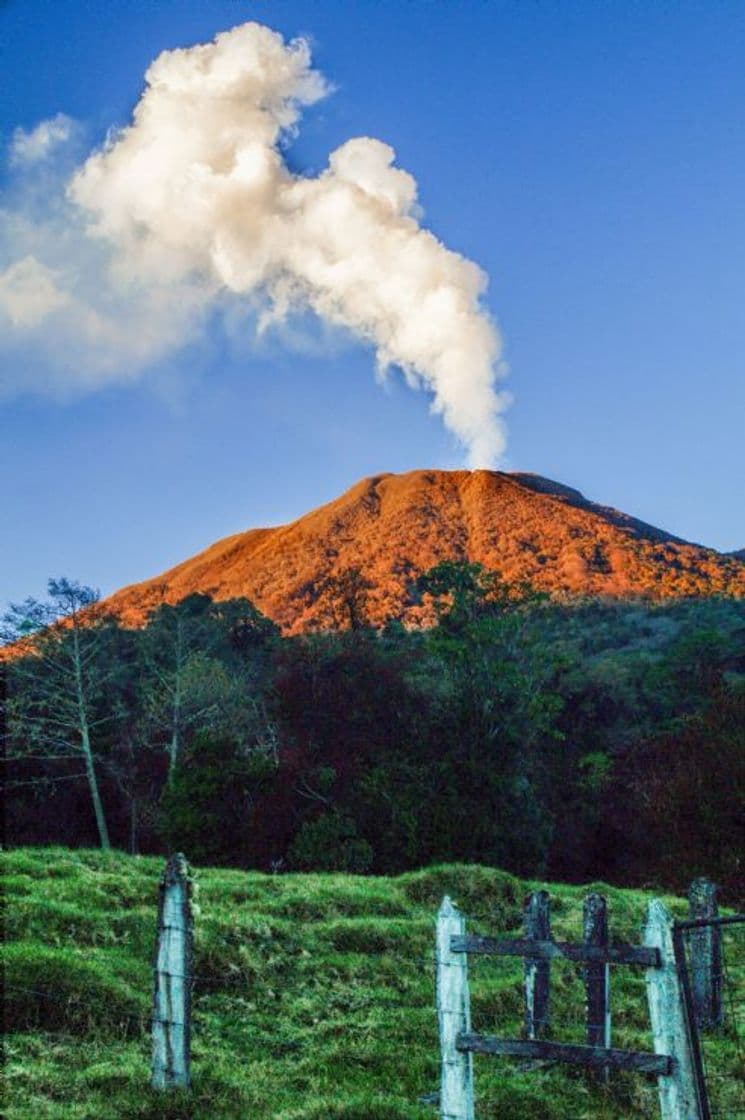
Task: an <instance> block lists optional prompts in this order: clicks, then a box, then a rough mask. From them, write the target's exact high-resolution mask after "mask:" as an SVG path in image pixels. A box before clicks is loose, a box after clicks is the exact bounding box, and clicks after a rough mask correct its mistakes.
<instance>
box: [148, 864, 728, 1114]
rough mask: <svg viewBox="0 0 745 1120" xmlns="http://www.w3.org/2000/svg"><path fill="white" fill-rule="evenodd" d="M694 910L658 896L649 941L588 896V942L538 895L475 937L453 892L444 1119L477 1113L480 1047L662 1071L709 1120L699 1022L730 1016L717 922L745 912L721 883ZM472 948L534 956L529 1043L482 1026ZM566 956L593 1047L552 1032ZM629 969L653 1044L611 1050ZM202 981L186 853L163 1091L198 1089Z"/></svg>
mask: <svg viewBox="0 0 745 1120" xmlns="http://www.w3.org/2000/svg"><path fill="white" fill-rule="evenodd" d="M690 912H691V915H692V917H691V920H690V921H688V922H683V923H680V922H679V923H674V922H673V921H672V919H671V918H670V915H669V914H668V913H667V911H666V910H665V907H664V906H663V905H662V903H660V902H659V901H657V900H656V899H653V900H652V901H651V902H650V904H649V907H648V911H647V921H646V927H645V931H644V939H643V943H642V944H640V945H625V944H613V943H612V941H611V936H610V930H609V921H608V907H607V903H606V900H605V899H604V898H603V897H602V896H601V895H598V894H591V895H588V897H587V898H586V899H585V901H584V907H583V920H582V940H581V941H578V942H570V941H556V940H555V939H554V938H553V937H552V934H551V907H550V899H549V895H548V893H547V892H546V891H536V892H533V893H532V894H530V895H528V897H527V899H526V901H525V907H524V912H523V933H524V936H523V937H520V938H511V939H499V938H494V937H482V936H475V935H471V934H469V933H468V932H467V930H466V918H465V916H464V915H463V914H461V913H460V911H459V910H458V908H457V907H456V906H455V905H454V904H453V902H451V900H450V899H449V898H447V897H446V898H445V899H443V902H442V906H441V907H440V910H439V913H438V915H437V930H436V967H437V993H436V994H437V1017H438V1026H439V1037H440V1093H439V1104H440V1117H441V1120H474V1085H473V1055H474V1054H489V1055H494V1056H504V1057H516V1058H520V1059H522V1060H528V1061H533V1060H539V1059H540V1060H544V1061H545V1060H549V1061H553V1062H565V1063H571V1064H574V1065H582V1066H585V1067H587V1068H588V1069H590V1070H592V1071H594V1075H595V1076H597V1077H600V1078H602V1079H603V1080H606V1079H607V1077H608V1075H609V1072H610V1071H611V1070H612V1069H624V1070H632V1071H636V1072H640V1073H647V1074H654V1075H656V1076H657V1078H658V1085H659V1098H660V1110H661V1116H662V1120H709V1117H710V1115H711V1114H710V1112H709V1110H708V1106H707V1104H706V1099H705V1096H706V1095H705V1092H703V1093H702V1085H703V1082H702V1080H701V1055H700V1052H699V1051H698V1049H697V1034H696V1025H697V1024H699V1025H701V1024H703V1025H705V1026H708V1027H712V1026H717V1025H719V1024H720V1023H721V1021H722V1020H721V1015H722V1001H721V947H720V943H719V931H718V928H712V927H711V923H712V922H713V923H714V926H715V927H716V924H717V923H718V922H721V921H725V922H726V921H732V920H733V919H719V918H717V917H716V897H715V889H714V888H713V887H712V885H711V884H709V883H708V882H707V881H706V880H697V881H696V882H695V883H694V884H693V885H692V887H691V894H690ZM741 920H742V919H741ZM682 929H686V930H689V931H690V932H691V936H690V938H689V940H688V942H687V950H688V953H687V957H685V958H681V952H680V937H681V930H682ZM702 931H703V934H702ZM471 954H476V955H484V954H486V955H497V956H511V957H519V958H522V960H523V962H524V964H523V994H524V1035H525V1037H524V1038H499V1037H496V1036H493V1035H484V1034H479V1033H475V1032H474V1031H473V1030H472V1025H471V1008H470V995H469V986H468V958H469V955H471ZM560 961H573V962H579V963H581V964H582V965H583V966H584V968H583V980H584V988H585V1035H586V1042H585V1044H584V1045H577V1044H574V1043H566V1042H559V1041H554V1040H550V1041H549V1040H548V1039H547V1037H546V1036H547V1034H548V1033H549V1028H550V1025H551V970H552V966H553V965H554V964H556V963H557V962H560ZM619 965H620V966H631V967H638V968H643V969H644V970H645V979H646V987H647V996H648V1004H649V1015H650V1026H651V1034H652V1038H653V1044H654V1049H653V1051H650V1052H642V1051H633V1050H622V1049H614V1048H613V1047H612V1045H611V1028H612V1008H611V994H610V991H611V990H610V970H611V966H619ZM681 980H682V983H681ZM192 981H193V914H192V890H191V878H190V874H189V869H188V865H187V862H186V859H185V858H184V856H183V855H181V854H180V853H179V854H176V855H173V856H171V858H170V859H169V860H168V862H167V864H166V867H165V870H164V873H163V876H162V878H161V881H160V886H159V904H158V918H157V934H156V946H155V954H154V979H153V1013H152V1020H151V1023H152V1076H151V1083H152V1085H153V1087H154V1088H156V1089H161V1090H172V1089H181V1090H185V1089H188V1088H189V1087H190V1084H191V1075H190V1049H191V988H192Z"/></svg>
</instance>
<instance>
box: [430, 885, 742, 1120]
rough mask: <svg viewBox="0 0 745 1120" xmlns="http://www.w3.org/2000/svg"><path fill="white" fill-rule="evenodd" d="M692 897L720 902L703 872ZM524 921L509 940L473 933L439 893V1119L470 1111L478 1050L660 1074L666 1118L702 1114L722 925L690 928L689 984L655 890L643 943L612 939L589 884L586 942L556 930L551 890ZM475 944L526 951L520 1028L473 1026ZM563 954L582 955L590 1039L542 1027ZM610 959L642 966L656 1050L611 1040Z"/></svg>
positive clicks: (481, 948) (602, 905)
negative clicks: (487, 1031)
mask: <svg viewBox="0 0 745 1120" xmlns="http://www.w3.org/2000/svg"><path fill="white" fill-rule="evenodd" d="M690 899H691V903H690V905H691V913H697V912H698V911H699V910H701V908H704V909H705V912H706V913H707V914H710V913H711V912H712V910H713V908H714V907H715V892H714V888H713V887H712V885H711V884H709V883H708V881H706V880H697V881H696V882H695V883H694V884H693V885H692V888H691V895H690ZM523 927H524V936H523V937H522V938H511V939H507V940H504V939H498V938H494V937H481V936H473V935H469V934H468V933H467V931H466V918H465V916H464V915H463V914H461V913H460V911H459V910H458V908H457V907H456V906H455V905H454V904H453V902H452V901H451V900H450V899H449V898H447V897H446V898H444V899H443V902H442V906H441V907H440V910H439V913H438V916H437V933H436V955H437V985H436V987H437V1017H438V1025H439V1034H440V1056H441V1064H440V1094H439V1105H440V1117H441V1120H474V1083H473V1054H490V1055H496V1056H505V1057H516V1058H521V1059H523V1060H525V1059H527V1060H538V1059H540V1060H549V1061H553V1062H565V1063H571V1064H575V1065H583V1066H585V1067H589V1068H590V1069H593V1070H595V1071H597V1075H598V1076H600V1077H602V1078H603V1080H606V1079H607V1078H608V1075H609V1072H610V1071H611V1070H612V1069H625V1070H633V1071H637V1072H639V1073H648V1074H655V1075H656V1076H657V1079H658V1087H659V1101H660V1114H661V1117H662V1120H706V1117H707V1115H708V1114H707V1109H706V1103H705V1099H704V1096H705V1094H703V1092H702V1082H701V1078H700V1076H699V1075H700V1070H699V1068H698V1064H699V1058H698V1054H697V1035H696V1029H697V1028H696V1024H697V1023H701V1022H706V1023H707V1024H711V1023H712V1022H720V1021H721V1019H720V1018H718V1016H720V1015H721V993H719V996H718V995H717V987H716V985H717V982H718V981H717V979H716V977H717V976H718V975H719V974H720V971H721V970H720V968H719V958H718V954H717V940H716V935H715V934H712V933H711V932H710V931H709V930H708V927H707V935H706V937H703V936H701V937H698V938H694V939H692V941H691V943H690V955H691V958H692V964H691V972H692V975H693V977H694V981H693V983H692V984H691V985H690V992H688V991H687V990H684V987H683V984H682V983H681V963H680V953H679V951H678V952H677V954H676V941H677V934H676V932H675V923H674V922H673V920H672V918H671V916H670V915H669V914H668V912H667V910H666V909H665V907H664V906H663V905H662V903H661V902H659V901H658V900H656V899H653V900H652V901H651V902H650V903H649V906H648V909H647V919H646V925H645V930H644V939H643V943H642V944H641V945H614V944H612V943H611V938H610V932H609V923H608V908H607V903H606V900H605V899H604V898H603V897H602V896H601V895H598V894H591V895H589V896H588V897H587V898H586V899H585V901H584V908H583V931H582V933H583V936H582V941H581V942H562V941H555V940H554V939H553V937H552V935H551V914H550V900H549V896H548V893H547V892H546V891H535V892H533V893H532V894H530V895H528V897H527V899H526V901H525V906H524V912H523ZM702 928H703V927H702ZM469 954H492V955H497V956H513V957H521V958H522V959H523V961H524V983H523V994H524V1012H525V1014H524V1035H525V1037H524V1038H519V1039H517V1038H500V1037H496V1036H493V1035H484V1034H479V1033H474V1032H473V1030H472V1027H471V1011H470V994H469V986H468V957H469ZM560 960H568V961H575V962H581V963H582V964H584V971H583V974H584V986H585V1017H586V1023H585V1029H586V1044H584V1045H576V1044H570V1043H562V1042H558V1041H547V1040H546V1037H545V1036H546V1034H547V1033H548V1028H549V1025H550V1021H551V966H552V962H556V961H560ZM612 965H613V966H618V965H624V966H632V967H639V968H643V969H644V975H645V980H646V989H647V1000H648V1006H649V1016H650V1028H651V1035H652V1040H653V1047H654V1049H653V1052H648V1053H647V1052H640V1051H631V1050H621V1049H614V1048H613V1047H612V1046H611V1023H612V1018H611V997H610V968H611V966H612ZM683 981H685V975H684V976H683ZM718 1000H719V1002H718Z"/></svg>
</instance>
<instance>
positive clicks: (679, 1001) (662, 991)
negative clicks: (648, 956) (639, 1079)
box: [644, 898, 701, 1120]
mask: <svg viewBox="0 0 745 1120" xmlns="http://www.w3.org/2000/svg"><path fill="white" fill-rule="evenodd" d="M644 944H645V945H646V946H648V947H649V948H654V949H657V950H658V951H659V954H660V967H659V968H648V969H647V971H646V974H645V979H646V984H647V999H648V1000H649V1017H650V1019H651V1022H652V1036H653V1038H654V1049H655V1053H656V1054H667V1055H669V1056H670V1057H671V1058H673V1060H674V1061H673V1069H672V1072H671V1073H670V1074H662V1075H660V1077H659V1078H658V1082H657V1084H658V1086H659V1094H660V1115H661V1117H662V1120H700V1116H701V1113H700V1110H699V1100H698V1094H697V1092H696V1082H695V1076H694V1070H693V1058H692V1052H691V1043H690V1039H689V1034H688V1022H687V1018H686V1011H685V1004H684V1002H683V993H682V991H681V986H680V981H679V978H678V970H677V966H676V960H675V951H674V948H673V937H672V919H671V917H670V915H669V914H668V912H667V910H666V909H665V907H664V906H663V905H662V903H661V902H660V901H659V899H657V898H653V899H652V900H651V901H650V903H649V906H648V908H647V923H646V926H645V929H644Z"/></svg>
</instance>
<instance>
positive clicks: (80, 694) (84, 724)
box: [73, 629, 111, 852]
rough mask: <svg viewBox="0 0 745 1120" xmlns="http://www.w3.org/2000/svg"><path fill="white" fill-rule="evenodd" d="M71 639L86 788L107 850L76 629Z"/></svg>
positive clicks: (102, 841) (103, 845)
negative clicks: (86, 781) (88, 790)
mask: <svg viewBox="0 0 745 1120" xmlns="http://www.w3.org/2000/svg"><path fill="white" fill-rule="evenodd" d="M73 639H74V640H73V656H74V658H75V687H76V690H77V700H78V719H79V721H80V746H81V749H82V751H83V758H84V759H85V773H86V777H87V779H88V788H89V789H90V794H91V800H92V801H93V812H94V813H95V814H96V826H97V827H98V838H99V841H100V844H101V847H102V848H103V850H104V851H106V852H108V851H109V850H110V848H111V842H110V841H109V830H108V828H107V827H106V817H105V815H104V811H103V803H102V802H101V795H100V793H99V790H98V779H97V778H96V769H95V766H94V765H93V751H92V749H91V739H90V731H89V729H88V715H87V712H86V707H85V691H84V689H83V674H82V669H81V655H80V644H79V641H78V633H77V630H76V629H73Z"/></svg>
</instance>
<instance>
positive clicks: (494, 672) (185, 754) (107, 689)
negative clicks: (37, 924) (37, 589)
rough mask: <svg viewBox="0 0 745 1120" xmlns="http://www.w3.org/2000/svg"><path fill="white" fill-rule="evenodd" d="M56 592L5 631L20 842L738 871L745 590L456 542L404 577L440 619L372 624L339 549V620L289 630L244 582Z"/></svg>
mask: <svg viewBox="0 0 745 1120" xmlns="http://www.w3.org/2000/svg"><path fill="white" fill-rule="evenodd" d="M52 590H53V592H54V595H53V597H52V601H51V602H50V603H49V604H40V603H32V602H29V603H27V604H23V605H22V606H21V607H19V608H18V609H17V610H16V611H15V612H14V613H13V614H12V617H11V618H10V622H9V623H8V629H7V631H6V632H7V633H8V634H11V632H12V635H13V636H14V637H15V639H16V645H15V646H14V647H13V652H14V654H15V656H14V657H13V658H12V659H9V660H7V661H6V662H5V664H4V679H5V680H4V683H5V688H6V702H5V717H6V723H5V730H6V735H5V748H6V750H5V755H6V757H5V771H6V782H7V790H8V792H9V794H10V795H11V796H10V798H9V802H8V810H7V820H6V828H7V839H8V841H9V842H10V843H11V844H24V843H34V844H38V843H63V844H69V845H79V844H95V843H97V842H100V843H102V844H103V845H104V846H105V845H106V844H107V843H111V844H113V845H114V846H116V847H120V848H124V849H128V850H130V851H132V852H161V851H164V850H166V849H173V848H181V849H183V850H185V851H186V852H187V853H188V854H189V855H190V857H191V858H192V859H194V860H197V861H201V862H210V863H218V864H228V865H234V866H241V867H251V868H258V869H262V870H269V869H272V868H273V869H275V870H329V871H331V870H339V871H351V872H361V873H377V874H381V873H382V874H396V873H399V872H401V871H404V870H406V869H408V868H416V867H421V866H425V865H428V864H431V863H433V862H442V861H469V862H480V863H486V864H489V865H492V866H499V867H501V868H504V869H505V870H507V871H511V872H513V873H516V874H521V875H528V876H537V875H548V876H550V877H552V878H556V879H561V880H568V881H579V880H586V879H589V878H596V877H602V878H604V879H607V880H610V881H613V882H617V883H633V884H638V883H649V884H660V885H663V886H669V887H684V886H686V885H687V883H688V882H689V880H690V879H691V878H692V877H693V876H694V875H696V874H700V873H706V874H708V875H710V876H712V877H713V878H715V879H717V880H718V881H719V882H720V883H721V884H722V885H723V886H724V887H725V888H728V889H729V891H730V894H731V895H732V894H734V893H736V892H737V889H738V885H740V884H741V883H742V866H741V862H740V861H741V855H740V853H741V852H742V850H743V844H742V839H743V837H742V831H741V830H742V820H741V816H740V808H741V804H742V801H743V798H744V797H745V759H744V756H745V751H743V745H744V744H745V687H743V682H744V681H745V603H743V601H742V600H736V599H728V598H726V597H713V598H710V599H703V600H702V599H688V600H679V601H675V602H669V603H666V604H661V603H658V604H650V603H648V602H642V601H638V602H630V601H619V600H613V601H610V600H608V601H603V600H599V599H582V598H578V599H574V600H564V601H560V602H557V601H552V600H550V599H548V598H546V597H541V596H539V595H537V594H536V593H535V592H532V591H529V590H527V589H526V588H525V587H516V586H511V585H506V584H503V583H500V582H499V581H498V580H497V579H496V578H495V576H494V575H493V574H490V573H488V572H487V571H486V570H485V569H483V568H481V567H479V566H478V565H470V564H452V563H445V564H441V565H439V566H437V567H436V568H435V569H433V570H432V571H430V572H429V573H428V574H426V575H425V576H423V577H421V578H420V579H419V580H418V581H416V584H415V585H414V586H413V588H412V594H415V595H417V596H419V597H420V599H421V600H422V602H426V603H427V604H428V609H429V610H431V612H432V613H433V615H434V617H435V618H436V619H437V623H436V625H434V626H433V627H431V628H429V629H424V630H411V629H405V628H404V627H403V626H401V625H400V624H395V623H394V624H390V625H388V626H386V627H384V628H382V629H381V628H377V629H376V628H373V627H372V626H370V625H369V624H368V623H369V618H368V614H367V606H368V596H369V591H368V587H367V583H366V581H365V579H364V577H363V576H362V574H361V573H360V572H359V571H358V570H356V569H348V570H346V571H344V572H341V573H339V575H337V576H336V577H335V578H334V579H333V580H331V579H330V580H329V581H328V582H327V583H326V585H325V587H324V591H323V594H324V596H325V601H326V604H327V608H328V610H329V612H330V613H332V614H333V615H334V617H335V618H336V619H337V623H338V629H337V630H336V631H324V632H318V633H312V634H307V635H302V636H295V637H282V636H280V634H279V632H278V630H277V627H276V626H275V625H274V624H273V623H271V622H269V621H268V620H267V619H266V618H264V617H263V616H262V615H261V614H260V613H259V612H258V611H257V610H256V609H255V608H254V607H253V606H252V605H251V604H250V603H249V602H247V601H246V600H232V601H225V602H213V601H212V600H211V599H210V598H209V597H208V596H206V595H193V596H191V597H189V598H187V599H186V600H184V601H182V602H181V603H180V604H178V605H176V606H169V605H161V606H160V607H158V608H157V609H155V610H154V611H153V612H152V614H151V615H150V617H149V620H148V623H147V625H146V626H144V627H142V628H140V629H135V630H132V629H125V628H123V627H122V626H121V625H120V624H119V623H118V621H117V620H116V619H115V618H112V617H110V616H109V615H107V614H106V613H104V612H102V611H101V608H100V605H97V604H96V602H95V596H93V595H91V594H89V593H88V592H87V591H86V589H84V588H79V587H78V586H77V585H74V584H70V583H69V582H68V581H56V582H55V581H53V585H52ZM60 617H62V618H63V619H64V621H63V623H61V624H58V625H53V626H51V627H48V626H47V628H46V629H45V628H43V624H44V625H46V624H47V623H49V621H50V620H52V619H54V618H60ZM19 640H20V645H19V644H18V642H19Z"/></svg>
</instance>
